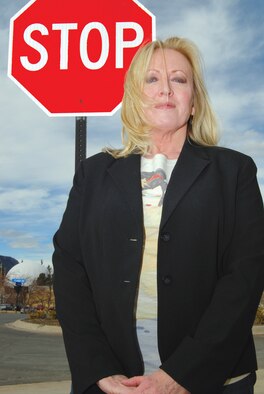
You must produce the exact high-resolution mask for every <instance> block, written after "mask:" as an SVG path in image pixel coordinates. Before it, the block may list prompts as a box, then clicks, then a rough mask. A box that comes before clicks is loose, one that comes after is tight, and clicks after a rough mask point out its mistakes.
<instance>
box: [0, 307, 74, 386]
mask: <svg viewBox="0 0 264 394" xmlns="http://www.w3.org/2000/svg"><path fill="white" fill-rule="evenodd" d="M23 317H24V315H21V314H13V313H0V349H1V357H0V371H1V373H0V386H4V385H8V384H18V383H34V382H47V381H49V382H52V381H62V380H70V373H69V368H68V362H67V359H66V354H65V350H64V345H63V341H62V336H61V335H56V334H53V335H50V334H37V333H32V332H26V331H18V330H14V329H11V328H8V327H6V326H5V323H8V322H12V321H15V320H18V319H21V318H23Z"/></svg>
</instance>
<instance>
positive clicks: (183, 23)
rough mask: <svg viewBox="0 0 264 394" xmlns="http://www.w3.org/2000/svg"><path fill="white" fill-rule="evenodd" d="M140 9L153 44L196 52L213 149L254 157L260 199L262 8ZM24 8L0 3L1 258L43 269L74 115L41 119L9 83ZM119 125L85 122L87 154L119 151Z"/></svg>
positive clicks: (70, 161) (168, 1)
mask: <svg viewBox="0 0 264 394" xmlns="http://www.w3.org/2000/svg"><path fill="white" fill-rule="evenodd" d="M141 3H142V4H143V5H144V6H146V7H147V8H148V9H149V10H150V11H151V12H152V13H153V14H154V15H156V22H157V37H158V38H162V39H163V38H166V37H168V36H171V35H178V36H184V37H187V38H189V39H191V40H193V41H194V42H195V43H196V44H197V45H198V47H199V48H200V50H201V52H202V54H203V58H204V63H205V76H206V82H207V87H208V90H209V94H210V97H211V101H212V103H213V106H214V109H215V111H216V113H217V116H218V119H219V123H220V129H221V134H222V137H221V141H220V144H221V145H224V146H228V147H230V148H233V149H236V150H239V151H241V152H244V153H246V154H248V155H250V156H252V157H253V159H254V160H255V162H256V164H257V166H258V180H259V184H260V188H261V191H262V195H263V196H264V124H263V114H264V73H263V70H264V23H263V22H264V21H263V18H264V17H263V15H264V2H263V1H262V0H254V2H252V0H208V1H207V0H200V1H199V2H197V0H182V1H178V0H162V1H160V0H159V1H158V0H142V1H141ZM25 4H27V1H26V0H1V5H0V7H1V12H0V122H1V123H0V125H1V127H0V255H6V256H12V257H14V258H16V259H18V260H19V261H21V260H24V261H36V262H39V261H40V260H41V259H42V260H44V262H45V263H46V264H50V262H51V255H52V251H53V248H52V236H53V234H54V232H55V231H56V229H57V228H58V226H59V223H60V219H61V216H62V213H63V211H64V208H65V204H66V201H67V196H68V192H69V189H70V187H71V183H72V177H73V173H74V154H75V118H74V117H61V118H57V117H56V118H54V117H53V118H50V117H48V116H47V115H46V114H45V113H44V112H43V111H42V110H41V109H40V108H39V107H38V106H37V105H36V104H35V103H34V102H33V101H32V100H31V99H30V98H29V97H28V96H27V95H26V94H25V93H24V92H23V91H22V90H20V89H19V88H18V87H17V86H16V85H15V84H14V82H13V81H11V80H10V79H9V78H8V77H7V62H8V38H9V37H8V34H9V20H10V18H11V17H12V16H13V15H14V14H15V13H16V12H18V11H19V10H20V9H21V8H22V7H23V6H24V5H25ZM102 94H105V92H102ZM119 118H120V113H119V112H117V113H116V114H115V115H114V116H112V117H88V119H87V124H88V127H87V133H88V145H87V155H88V156H90V155H92V154H94V153H96V152H99V151H100V150H101V148H102V147H103V146H106V145H107V146H109V145H112V146H116V147H118V146H120V132H121V123H120V119H119Z"/></svg>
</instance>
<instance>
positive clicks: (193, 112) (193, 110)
mask: <svg viewBox="0 0 264 394" xmlns="http://www.w3.org/2000/svg"><path fill="white" fill-rule="evenodd" d="M194 114H195V108H194V105H193V106H192V110H191V115H192V116H194Z"/></svg>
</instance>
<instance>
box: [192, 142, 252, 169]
mask: <svg viewBox="0 0 264 394" xmlns="http://www.w3.org/2000/svg"><path fill="white" fill-rule="evenodd" d="M186 145H187V146H186V148H187V149H190V150H192V151H193V154H197V155H198V156H202V157H205V158H207V159H209V160H210V161H212V162H218V163H219V164H223V165H224V166H235V167H241V166H242V167H243V165H245V164H246V163H248V162H251V163H252V164H254V161H253V160H252V158H251V157H250V156H248V155H246V154H244V153H242V152H238V151H236V150H234V149H230V148H226V147H221V146H202V145H197V144H195V143H193V142H187V143H186Z"/></svg>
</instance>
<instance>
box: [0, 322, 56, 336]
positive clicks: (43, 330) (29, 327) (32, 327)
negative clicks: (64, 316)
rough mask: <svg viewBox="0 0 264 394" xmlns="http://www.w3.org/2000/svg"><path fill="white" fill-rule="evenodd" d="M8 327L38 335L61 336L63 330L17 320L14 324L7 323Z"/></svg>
mask: <svg viewBox="0 0 264 394" xmlns="http://www.w3.org/2000/svg"><path fill="white" fill-rule="evenodd" d="M6 327H8V328H12V329H15V330H20V331H30V332H35V333H38V334H54V335H61V334H62V330H61V327H59V326H48V325H45V324H36V323H29V322H25V321H23V320H16V321H14V322H12V323H6Z"/></svg>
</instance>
